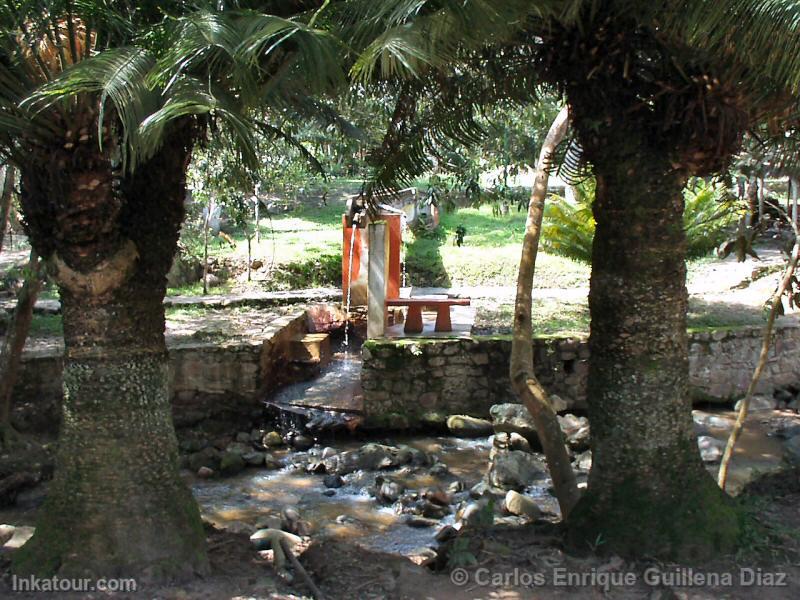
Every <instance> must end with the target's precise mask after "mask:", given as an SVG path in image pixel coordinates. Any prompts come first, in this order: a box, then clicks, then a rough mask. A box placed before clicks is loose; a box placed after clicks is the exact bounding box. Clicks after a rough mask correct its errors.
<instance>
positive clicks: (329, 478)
mask: <svg viewBox="0 0 800 600" xmlns="http://www.w3.org/2000/svg"><path fill="white" fill-rule="evenodd" d="M322 485H324V486H325V487H326V488H334V489H336V488H340V487H342V486H343V485H344V479H342V476H341V475H333V474H331V475H325V477H323V479H322Z"/></svg>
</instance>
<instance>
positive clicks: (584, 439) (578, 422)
mask: <svg viewBox="0 0 800 600" xmlns="http://www.w3.org/2000/svg"><path fill="white" fill-rule="evenodd" d="M558 424H559V425H561V431H563V432H564V437H565V438H566V442H567V445H568V446H569V447H570V448H572V449H573V450H578V451H581V450H587V449H588V448H589V419H587V418H586V417H577V416H575V415H572V414H566V415H558Z"/></svg>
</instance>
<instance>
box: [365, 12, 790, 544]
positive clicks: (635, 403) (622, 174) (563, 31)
mask: <svg viewBox="0 0 800 600" xmlns="http://www.w3.org/2000/svg"><path fill="white" fill-rule="evenodd" d="M396 4H397V5H398V7H399V8H398V12H397V13H392V14H393V19H394V20H395V23H396V24H395V25H394V29H393V30H392V32H393V33H391V34H389V33H387V34H385V35H384V36H383V37H382V38H379V41H377V42H376V43H375V44H376V46H377V45H378V44H384V46H385V48H386V50H385V51H381V50H380V49H379V48H377V47H375V48H372V49H371V54H369V55H368V56H367V59H365V60H369V59H370V57H372V58H373V59H374V62H376V63H377V66H376V67H374V68H373V71H374V72H382V73H396V74H397V75H398V76H401V77H405V78H406V79H407V80H408V82H409V83H407V84H405V85H406V89H408V90H411V92H409V93H407V94H406V95H405V96H403V95H401V96H400V99H399V101H398V108H397V110H396V112H395V119H394V122H393V124H392V127H391V129H390V131H389V133H388V134H387V136H386V139H385V142H384V147H383V148H382V149H381V151H380V152H378V153H376V155H375V157H376V159H378V161H379V164H380V165H381V168H379V170H378V171H377V179H378V181H379V182H382V184H383V185H388V184H389V182H391V181H392V180H393V179H395V178H403V177H407V176H408V175H409V174H410V173H413V172H416V171H418V170H420V169H424V168H425V167H426V166H427V165H428V161H429V156H430V154H435V153H436V152H440V151H441V147H442V146H446V145H447V143H449V142H448V140H451V139H453V138H455V139H456V140H457V141H461V142H467V143H469V142H470V141H471V137H472V136H474V135H475V133H474V130H473V129H472V128H471V125H472V124H474V121H473V120H472V112H473V109H475V108H477V107H480V106H481V104H482V103H491V102H496V101H498V100H499V99H500V98H503V97H504V95H503V90H505V89H508V90H511V91H512V92H513V93H512V94H508V95H506V96H505V97H507V98H509V97H510V99H512V100H518V101H526V100H527V101H532V100H533V98H532V97H531V96H532V95H531V90H533V89H535V87H536V86H537V85H542V84H544V85H547V86H551V87H554V88H556V89H557V90H558V91H559V92H561V94H562V95H563V97H564V98H565V99H566V100H567V102H568V104H569V107H570V113H571V123H572V127H573V131H574V138H575V141H576V142H577V143H579V145H580V146H581V147H582V151H583V154H582V157H583V162H584V165H585V166H586V167H587V171H588V170H589V169H590V170H591V171H593V173H594V175H595V177H596V181H597V193H596V200H595V202H594V204H593V216H594V219H595V221H596V224H597V225H596V235H595V236H594V241H593V247H592V278H591V284H590V296H589V304H590V312H591V318H592V320H591V335H590V342H589V343H590V349H591V359H590V369H589V409H590V421H591V425H592V450H593V467H592V471H591V474H590V477H589V484H588V489H587V492H586V493H585V494H583V496H582V497H581V499H580V501H579V502H578V504H577V505H576V506H575V507H574V509H573V510H571V512H570V515H569V518H568V521H567V528H568V530H569V537H570V539H571V540H572V541H573V542H574V543H575V544H576V545H578V546H580V547H582V548H586V547H587V544H589V545H592V546H596V547H598V549H600V550H603V551H608V552H617V553H621V554H627V555H637V556H642V555H656V556H665V557H669V556H676V555H679V556H682V557H684V558H695V557H707V556H710V555H712V554H713V553H714V552H720V551H722V552H724V551H728V550H731V549H732V548H733V547H734V546H735V544H736V541H737V536H738V533H739V519H738V515H737V513H736V511H735V510H734V508H733V507H732V505H731V503H730V502H729V499H728V498H727V497H726V496H725V495H724V494H723V493H722V492H721V491H720V490H719V489H718V487H717V486H716V484H715V482H714V481H713V479H712V478H711V477H710V476H708V474H707V473H706V472H705V470H704V468H703V466H702V463H701V461H700V457H699V454H698V451H697V447H696V443H695V439H694V435H693V431H692V421H691V407H690V400H689V396H688V394H687V382H688V359H687V338H686V308H687V294H686V286H685V276H686V269H685V255H686V240H685V234H684V230H683V227H682V214H683V207H684V199H683V195H682V190H683V188H684V187H685V184H686V182H687V181H688V178H689V177H690V176H692V175H705V174H710V173H714V172H718V171H720V170H723V169H724V168H725V167H726V165H727V163H728V162H729V161H730V160H731V157H732V156H733V155H734V154H735V153H736V151H737V150H738V147H739V145H740V144H741V139H742V136H743V134H744V132H745V131H746V130H747V129H748V128H749V127H751V126H753V125H754V124H756V123H760V122H765V121H768V122H771V120H776V121H777V120H779V118H783V117H786V116H787V115H788V113H789V109H790V108H791V106H792V102H793V101H792V94H795V93H796V92H797V88H798V82H799V81H800V68H798V60H800V58H798V57H799V56H800V52H798V48H797V44H798V40H800V36H798V35H797V33H798V32H797V25H796V24H797V22H798V18H797V17H798V15H800V6H798V5H797V3H796V2H791V1H788V0H786V1H781V0H774V1H770V2H759V1H756V0H730V1H728V2H682V1H668V2H658V3H646V2H633V1H626V0H573V1H569V2H558V3H554V2H547V1H546V0H542V1H539V2H530V3H527V6H526V7H522V8H520V12H518V13H517V18H516V19H510V20H508V21H507V25H506V30H505V32H498V31H497V30H496V29H495V27H494V25H495V22H494V21H493V20H492V18H491V17H486V18H485V20H486V21H487V22H488V23H489V27H488V30H489V35H487V37H486V47H483V48H480V49H479V50H477V51H474V48H475V45H474V43H473V42H472V39H473V38H474V37H480V34H479V33H478V32H479V31H480V23H473V24H472V25H473V26H474V27H475V28H474V29H473V30H471V31H470V32H469V42H470V44H469V45H468V46H467V47H465V46H460V47H459V48H458V49H456V50H454V49H453V48H452V39H453V38H454V37H457V36H456V34H454V31H453V30H454V28H455V27H456V25H455V23H457V18H456V17H454V16H453V15H459V14H461V13H463V11H464V9H463V8H459V7H453V6H451V3H448V2H437V3H414V7H413V9H409V10H408V11H407V12H406V13H402V14H403V16H402V17H398V16H397V15H398V14H400V13H401V12H402V11H401V9H402V7H406V8H409V6H408V5H409V3H408V2H404V1H403V0H398V2H397V3H396ZM471 4H472V3H464V5H465V6H466V5H471ZM478 4H480V5H483V6H484V7H485V3H478ZM511 4H513V3H495V4H493V6H495V5H496V6H504V7H507V6H510V5H511ZM384 10H385V9H384ZM459 11H460V12H459ZM437 16H438V17H439V19H440V21H439V25H438V26H435V25H432V22H434V21H435V19H436V17H437ZM417 21H421V25H420V26H419V27H420V29H421V30H422V31H425V32H426V33H427V35H426V37H425V44H423V45H422V46H421V48H416V51H415V52H411V51H408V52H402V51H401V50H399V49H402V45H401V44H400V43H399V41H406V42H408V44H409V45H412V44H411V42H409V40H413V35H412V34H411V33H409V30H413V23H415V22H417ZM440 32H445V33H443V34H442V35H441V36H439V35H438V34H439V33H440ZM448 40H450V42H449V43H450V44H451V45H448ZM767 40H769V41H767ZM439 46H441V47H442V48H443V50H442V54H443V55H444V56H446V57H447V60H445V61H441V62H440V61H437V60H436V56H437V51H438V49H439ZM398 54H401V55H402V56H401V57H398ZM375 57H377V58H375ZM384 57H385V60H382V58H384ZM403 57H404V58H405V59H403ZM448 61H456V63H457V65H458V66H457V68H456V69H452V68H450V67H452V66H453V62H448ZM476 64H477V65H480V66H479V67H478V68H477V69H475V70H477V71H480V74H481V75H482V76H483V77H482V78H481V77H477V78H478V80H479V81H478V82H477V83H476V82H475V80H474V79H473V78H470V77H468V76H469V75H470V74H471V73H472V72H473V71H472V67H473V65H476ZM395 65H399V66H396V67H395ZM408 65H411V66H413V67H415V70H414V72H413V73H410V74H409V73H408V72H407V71H408V70H409V67H408ZM431 71H433V72H434V73H435V74H431ZM481 79H482V80H483V81H484V83H482V84H481V83H480V80H481ZM487 80H488V82H487ZM519 81H527V82H528V83H529V86H528V89H527V92H528V95H527V98H526V97H525V94H524V92H523V93H521V95H519V96H517V95H516V92H518V91H520V87H519V86H518V85H515V84H516V83H517V82H519ZM414 90H422V92H420V93H417V94H414V93H413V91H414ZM484 91H485V92H486V93H483V92H484ZM422 96H424V97H425V100H424V101H420V100H419V98H421V97H422ZM420 107H424V108H427V110H421V109H420ZM459 108H466V111H465V113H466V114H463V115H462V114H460V113H459ZM771 125H773V126H776V125H777V122H776V123H771ZM404 137H411V138H412V139H413V141H411V142H409V141H407V140H406V139H404Z"/></svg>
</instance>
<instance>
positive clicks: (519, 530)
mask: <svg viewBox="0 0 800 600" xmlns="http://www.w3.org/2000/svg"><path fill="white" fill-rule="evenodd" d="M744 498H745V499H744V500H743V501H742V506H743V507H744V509H745V510H748V511H750V513H751V514H752V513H754V512H756V513H757V520H756V521H752V522H751V524H750V525H749V526H748V530H747V531H748V537H747V543H746V545H745V546H744V547H743V548H742V551H741V553H740V554H739V555H738V556H736V557H732V558H728V559H722V558H721V559H719V560H716V561H713V562H711V563H709V564H706V565H698V564H692V565H681V564H678V563H660V562H656V561H636V562H631V561H626V560H623V559H621V558H619V557H616V556H605V557H593V556H580V555H577V554H575V553H574V552H568V551H565V548H564V545H563V542H562V537H561V533H560V531H559V529H558V527H557V526H554V525H552V524H550V523H544V522H538V523H534V524H531V525H528V526H524V527H516V528H508V527H499V526H496V527H490V528H487V529H471V530H467V532H468V534H463V535H462V536H460V537H459V538H457V540H456V541H455V542H450V544H449V547H450V548H451V556H452V557H453V561H455V564H459V562H461V563H464V564H463V566H453V565H451V566H447V565H442V567H443V568H442V569H441V571H439V572H433V571H431V570H430V569H428V568H426V567H422V566H419V565H417V564H415V563H413V562H412V561H410V560H408V559H406V558H403V557H400V556H396V555H390V554H386V553H382V552H377V551H373V550H367V549H364V548H361V547H359V546H357V545H355V544H353V543H349V542H343V541H334V540H326V541H322V542H313V543H311V545H310V546H308V547H307V548H306V549H305V551H304V552H303V554H302V555H301V557H300V558H301V562H302V563H303V564H304V566H305V568H306V569H307V570H308V572H309V573H310V575H311V577H312V579H313V580H314V582H315V583H316V584H317V586H319V587H320V588H321V590H322V591H323V593H324V594H325V597H326V598H328V599H329V600H340V599H341V600H356V599H365V600H366V599H378V598H381V599H387V600H423V599H435V600H450V599H453V600H456V599H458V600H471V599H475V600H478V599H483V600H485V599H497V600H500V599H503V600H516V599H520V600H522V599H536V598H581V599H583V598H585V599H595V598H615V599H644V598H648V599H653V600H655V599H662V598H663V599H667V598H670V599H677V598H680V599H683V598H687V599H688V598H692V599H706V598H708V599H711V598H732V599H742V600H744V599H750V598H756V597H758V598H764V599H769V600H772V599H776V600H777V599H786V600H789V599H793V598H797V597H798V596H800V568H798V564H797V560H798V556H800V554H798V553H799V552H800V545H798V537H797V527H798V526H799V525H800V517H799V516H798V511H797V505H798V502H800V476H798V472H797V471H792V472H784V473H781V474H779V475H774V476H769V477H765V478H762V479H761V480H759V481H758V482H756V483H754V484H753V485H751V486H750V487H749V488H748V490H747V492H746V494H745V497H744ZM755 509H757V511H756V510H755ZM459 540H460V541H459ZM208 547H209V554H210V558H211V564H212V572H211V574H210V575H209V576H208V577H206V578H204V579H202V580H195V581H193V582H190V583H186V584H180V585H172V586H156V587H153V586H147V585H146V584H145V585H141V584H140V591H139V593H137V594H129V593H116V594H111V593H108V594H100V593H75V594H59V595H57V596H54V597H59V598H67V599H70V600H73V599H78V598H81V599H83V598H86V599H98V598H159V599H164V600H186V599H192V598H208V599H209V600H211V599H223V598H226V599H234V598H236V599H240V598H255V599H261V598H264V599H272V600H278V599H281V598H299V597H309V592H308V590H307V589H306V588H305V586H304V584H303V583H302V582H301V580H300V578H299V577H297V576H295V580H294V583H293V584H291V585H290V584H288V583H287V582H286V581H284V580H282V579H281V578H280V577H278V576H277V575H276V574H275V573H274V571H273V570H272V568H271V566H270V561H269V558H270V556H271V552H269V551H267V552H264V553H260V554H259V553H256V552H254V551H253V549H252V547H251V545H250V543H249V541H248V540H247V537H246V536H245V535H241V534H232V533H227V532H220V531H216V530H211V529H209V535H208ZM467 562H469V563H472V564H466V563H467ZM8 566H9V561H8V554H5V555H3V557H2V559H0V569H2V573H3V579H2V583H0V586H2V587H0V594H2V595H3V597H11V595H12V594H11V590H10V588H9V586H10V576H9V574H8ZM701 578H702V579H701ZM701 581H702V582H701ZM709 582H711V583H710V584H709ZM13 597H16V598H39V597H44V596H43V595H41V594H39V595H37V594H20V593H14V594H13Z"/></svg>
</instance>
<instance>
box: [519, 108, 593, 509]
mask: <svg viewBox="0 0 800 600" xmlns="http://www.w3.org/2000/svg"><path fill="white" fill-rule="evenodd" d="M568 125H569V112H568V110H567V108H566V107H565V108H563V109H561V111H560V112H559V113H558V116H557V117H556V118H555V120H554V121H553V124H552V125H551V126H550V130H549V131H548V133H547V137H545V140H544V143H543V144H542V150H541V152H540V154H539V164H538V165H537V167H536V182H535V184H534V188H533V192H532V193H531V200H530V204H529V206H528V218H527V221H526V223H525V237H524V238H523V240H522V258H521V259H520V263H519V276H518V278H517V297H516V306H515V309H514V338H513V340H512V343H511V361H510V367H509V372H510V376H511V385H512V386H513V388H514V392H515V393H516V394H517V396H518V397H519V399H520V400H522V402H523V404H524V405H525V407H526V408H527V409H528V412H529V413H531V417H533V421H534V423H536V431H537V432H538V434H539V439H540V440H541V442H542V447H543V448H544V453H545V456H546V457H547V467H548V468H549V469H550V477H551V478H552V480H553V489H554V490H555V494H556V498H558V504H559V507H560V508H561V515H562V518H566V517H567V516H568V515H569V512H570V510H572V507H573V506H574V505H575V503H576V502H577V501H578V497H579V493H578V485H577V483H576V481H575V472H574V471H573V470H572V463H571V462H570V459H569V453H568V452H567V448H566V446H565V444H564V434H563V432H562V431H561V426H560V425H559V423H558V419H557V418H556V413H555V411H554V410H553V405H552V404H551V403H550V398H549V396H548V394H547V392H546V391H545V389H544V388H543V387H542V385H541V384H540V383H539V380H538V379H537V378H536V374H535V373H534V370H533V343H532V341H531V340H532V338H533V323H532V321H531V304H532V290H533V274H534V271H535V269H536V255H537V254H538V251H539V237H540V236H541V231H542V216H543V214H544V202H545V198H546V196H547V180H548V178H549V168H550V161H551V158H552V155H553V153H554V152H555V149H556V147H557V146H558V144H559V143H561V140H562V139H563V138H564V135H565V134H566V132H567V127H568Z"/></svg>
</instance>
